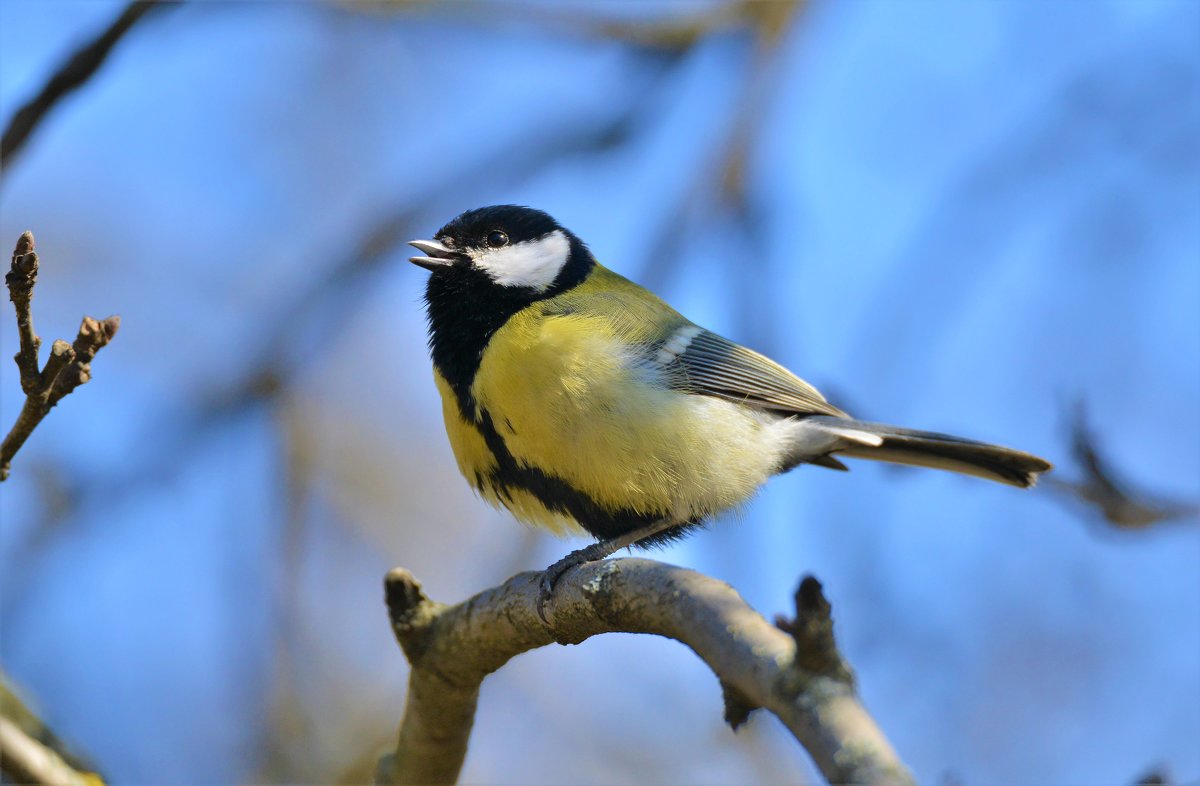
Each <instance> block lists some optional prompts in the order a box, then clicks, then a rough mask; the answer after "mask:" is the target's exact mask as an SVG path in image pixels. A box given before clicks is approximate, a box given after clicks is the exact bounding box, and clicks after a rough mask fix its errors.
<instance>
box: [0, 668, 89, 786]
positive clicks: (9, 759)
mask: <svg viewBox="0 0 1200 786" xmlns="http://www.w3.org/2000/svg"><path fill="white" fill-rule="evenodd" d="M0 774H2V775H3V776H4V777H3V779H2V780H3V782H4V783H45V784H55V786H103V784H104V780H103V778H101V777H100V776H99V775H98V774H96V773H95V772H94V771H93V770H92V768H91V766H90V765H89V764H88V763H87V762H86V761H84V760H82V759H80V758H79V757H78V756H76V755H75V754H73V753H72V752H71V751H70V750H69V749H68V748H67V746H66V745H65V744H64V743H63V741H62V740H60V739H58V737H56V736H55V735H54V734H53V732H51V731H50V730H49V729H47V728H46V726H45V724H43V723H42V721H41V719H40V718H38V717H37V715H35V714H34V713H33V712H32V711H31V710H30V709H29V708H28V707H27V706H25V703H24V702H22V701H21V699H20V698H19V697H18V696H17V695H16V693H15V692H13V690H12V689H11V687H10V686H9V684H8V680H7V679H6V678H5V677H4V675H3V674H0Z"/></svg>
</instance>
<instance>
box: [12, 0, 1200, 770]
mask: <svg viewBox="0 0 1200 786" xmlns="http://www.w3.org/2000/svg"><path fill="white" fill-rule="evenodd" d="M123 8H124V5H123V4H122V3H116V2H100V1H99V0H89V1H88V2H33V0H21V1H18V0H3V2H2V3H0V26H2V27H3V29H4V31H5V39H6V41H7V42H8V43H6V45H5V46H4V48H3V54H2V60H0V117H2V118H3V119H4V122H5V123H6V124H7V123H8V122H9V119H10V118H11V117H12V116H13V114H14V113H15V112H16V111H17V110H18V109H19V108H20V107H21V106H22V105H23V104H24V103H25V102H27V101H28V100H30V99H31V98H32V97H33V96H34V95H36V94H37V93H38V91H39V90H41V88H42V86H43V85H44V84H45V83H46V82H47V80H48V79H49V78H50V76H51V75H52V74H53V73H54V72H55V71H56V70H57V69H58V68H59V67H60V65H61V64H62V63H64V62H65V61H66V60H67V59H68V58H69V57H70V55H71V54H72V53H73V52H75V51H76V50H77V49H78V48H80V47H81V46H84V45H86V44H87V43H88V42H89V41H90V40H92V39H93V38H95V37H96V36H97V35H99V34H100V33H101V32H102V31H103V30H104V29H105V28H106V27H108V26H109V25H110V24H111V23H112V21H113V20H114V19H116V18H117V17H118V15H120V14H121V12H122V10H123ZM499 202H516V203H521V204H528V205H533V206H536V207H540V208H542V209H545V210H547V211H549V212H550V213H551V214H553V215H554V216H555V217H557V218H558V219H559V220H560V221H561V222H562V223H563V224H564V225H566V226H568V227H570V228H571V229H573V230H574V231H575V232H577V233H578V234H579V235H581V236H582V237H583V238H584V239H585V240H586V241H588V242H589V244H590V245H591V247H592V249H593V250H594V252H595V253H596V254H597V256H598V257H599V258H600V259H601V261H603V262H604V263H605V264H607V265H609V266H610V267H612V268H614V269H616V270H617V271H619V272H621V273H623V274H625V275H626V276H628V277H630V278H633V279H634V280H637V281H639V282H641V283H643V284H645V285H647V286H649V287H651V288H653V289H654V290H656V291H657V292H658V293H659V294H661V295H663V296H664V297H665V298H667V299H668V300H669V301H671V302H672V303H673V304H674V305H675V306H676V307H677V308H679V309H680V310H681V311H683V312H684V313H685V314H687V315H688V316H690V317H691V318H692V319H694V320H696V321H698V322H700V323H702V324H704V325H706V326H707V327H710V328H712V329H713V330H716V331H718V332H721V333H723V334H725V335H727V336H729V337H731V338H733V339H735V340H738V341H740V342H742V343H745V344H748V345H749V346H751V347H754V348H756V349H758V350H760V351H763V352H765V353H767V354H769V355H771V356H772V357H774V358H776V359H778V360H779V361H780V362H782V363H783V364H785V365H787V366H788V367H790V368H792V369H793V370H795V371H797V372H798V373H799V374H801V375H802V376H804V377H805V378H806V379H808V380H809V381H811V382H812V383H814V384H815V385H817V386H818V387H820V388H822V389H823V390H824V391H825V392H826V393H827V394H828V395H829V397H830V398H831V400H833V401H834V402H835V403H837V404H838V405H840V406H842V407H843V408H845V409H848V410H850V411H851V412H853V413H855V414H856V415H858V416H859V417H863V418H867V419H880V420H888V421H891V422H896V423H901V424H904V425H909V426H915V427H923V428H930V429H936V430H944V431H950V432H954V433H960V434H964V435H967V436H973V437H977V438H980V439H986V440H993V441H998V442H1001V443H1005V444H1009V445H1013V446H1016V447H1020V448H1022V449H1025V450H1029V451H1032V452H1035V453H1038V454H1041V455H1043V456H1046V457H1047V458H1049V459H1050V460H1052V461H1054V462H1056V463H1057V464H1058V470H1057V471H1056V473H1055V475H1054V476H1053V478H1054V480H1047V481H1046V482H1044V483H1043V484H1042V485H1041V486H1040V487H1039V488H1037V489H1036V490H1034V491H1032V492H1026V493H1022V492H1018V491H1016V490H1015V489H1012V488H1007V487H1003V486H999V485H993V484H987V483H983V482H980V481H977V480H974V479H971V478H964V477H958V476H951V475H946V474H943V473H935V472H924V471H905V470H903V469H889V468H887V467H883V466H864V465H863V464H861V463H860V464H856V465H855V467H854V471H853V472H851V473H848V474H841V473H834V472H828V471H825V470H822V469H819V468H803V469H800V470H798V471H796V472H793V473H791V474H790V475H788V476H786V477H783V478H779V479H776V480H775V481H773V482H772V483H770V484H769V485H768V487H767V488H766V489H765V490H764V492H763V493H762V494H761V495H760V496H759V498H758V499H757V500H756V501H755V502H754V503H753V504H751V505H749V506H747V507H746V509H745V510H744V511H742V512H741V513H740V514H739V515H736V516H731V517H729V518H728V519H727V520H721V521H717V522H715V523H714V524H713V525H712V527H711V528H710V529H709V530H708V531H706V532H702V533H699V534H697V535H696V536H695V537H693V538H691V539H690V540H687V541H685V542H683V543H680V544H678V545H675V546H672V547H671V548H669V549H665V550H662V551H661V552H659V553H655V554H653V556H655V557H658V558H661V559H664V560H666V561H669V562H673V563H677V564H681V565H686V566H689V567H693V568H696V569H698V570H701V571H704V572H706V573H709V574H711V575H713V576H716V577H718V578H720V579H723V580H726V581H728V582H730V583H732V584H733V585H734V586H735V587H737V588H738V589H739V590H740V591H741V592H742V594H743V595H744V596H745V597H746V599H747V600H748V601H749V602H750V603H751V604H753V605H754V606H755V607H756V608H758V609H760V610H761V611H763V612H764V613H765V614H768V615H770V614H774V613H778V612H786V611H788V610H789V609H790V608H791V600H790V598H791V594H792V592H793V591H794V589H795V586H796V584H797V582H798V581H799V579H800V577H801V576H802V574H804V573H808V572H811V573H814V574H815V575H816V576H818V577H819V578H820V579H821V580H822V582H823V583H824V584H825V588H826V592H827V594H828V595H829V597H830V599H831V601H832V603H833V608H834V616H835V621H836V624H837V632H838V634H839V636H840V641H841V644H842V648H843V651H844V653H845V654H846V656H847V657H848V658H849V660H850V661H851V663H852V664H853V665H854V666H855V668H856V670H857V673H858V677H859V681H860V686H861V692H862V694H863V697H864V700H865V702H866V704H867V706H868V708H869V709H871V710H872V712H873V713H874V715H875V717H876V718H877V720H878V721H879V723H880V724H881V726H882V727H883V729H884V730H885V732H886V733H887V734H888V735H889V737H890V738H891V740H892V741H893V743H894V744H895V746H896V747H897V749H898V750H899V752H900V754H901V756H902V758H904V759H905V761H906V762H907V763H908V764H909V766H911V767H912V768H913V770H914V772H915V774H916V776H917V777H918V779H919V780H921V781H922V782H925V783H934V784H937V783H953V784H964V785H965V786H981V785H982V784H1000V783H1035V782H1036V783H1045V784H1126V783H1132V782H1134V781H1136V780H1137V779H1138V778H1140V777H1143V776H1145V775H1146V774H1147V773H1150V772H1155V773H1159V774H1162V775H1163V776H1164V777H1166V778H1169V779H1172V780H1174V781H1176V782H1188V781H1189V780H1190V781H1191V782H1193V783H1194V782H1196V779H1197V778H1200V748H1198V747H1197V746H1196V740H1197V739H1200V702H1197V701H1196V698H1197V696H1200V527H1198V526H1197V524H1198V523H1200V517H1198V516H1197V513H1196V509H1195V507H1194V505H1195V503H1196V501H1197V500H1198V499H1200V406H1197V403H1198V401H1200V4H1198V3H1196V2H1194V0H1178V1H1177V2H1170V1H1164V2H1151V1H1150V0H1145V1H1143V0H1130V1H1129V2H1108V1H1106V0H1094V1H1093V2H1086V3H1085V2H1065V1H1064V2H1054V3H1045V2H1037V1H1033V0H1030V1H1029V2H984V1H982V0H981V1H980V2H969V3H962V2H949V0H947V1H946V2H926V1H924V0H905V2H892V1H889V0H854V1H853V2H838V1H836V0H812V2H810V3H808V4H803V3H784V2H758V3H740V2H708V3H703V2H670V3H648V2H646V3H633V2H623V3H611V2H609V3H603V2H594V3H583V2H551V1H550V0H547V2H544V3H533V2H522V3H513V2H501V1H500V0H497V2H487V3H467V2H459V3H447V4H438V3H418V2H395V3H379V4H370V5H360V4H353V5H351V4H339V3H322V2H304V3H302V2H293V3H284V2H272V3H254V4H238V3H225V2H222V3H216V2H213V3H204V2H197V3H189V4H183V5H168V6H163V7H159V8H155V9H154V10H152V11H151V12H150V13H147V14H145V15H144V16H142V17H141V18H140V19H138V20H137V22H136V24H134V25H132V26H131V27H130V29H129V30H128V31H127V32H126V33H125V34H124V35H123V36H122V37H121V38H120V40H119V41H118V42H117V43H116V46H115V47H114V48H113V50H112V53H111V55H110V56H109V58H108V60H107V62H105V63H104V64H103V66H102V67H101V69H100V70H99V71H98V72H97V73H96V74H95V75H94V76H93V77H92V78H90V79H89V80H88V81H87V82H86V84H85V85H84V86H83V87H82V88H81V89H80V90H79V91H77V92H75V93H72V94H71V95H69V96H67V97H66V98H64V99H63V100H62V101H61V102H59V103H58V104H57V105H56V106H55V107H54V108H53V109H52V110H51V111H50V112H49V113H48V114H47V115H46V117H45V119H44V120H43V121H42V122H41V124H40V125H38V126H37V127H36V129H34V131H33V133H32V134H31V135H30V136H29V138H28V140H27V141H26V143H25V145H24V146H23V147H22V148H21V149H20V150H18V151H16V152H15V153H13V154H12V155H10V156H9V157H8V158H7V159H6V160H5V162H4V168H3V174H2V180H0V211H2V212H0V240H2V241H3V242H4V243H6V244H7V243H14V242H15V241H16V239H17V236H18V235H19V234H20V232H21V231H23V230H25V229H31V230H33V231H34V233H35V235H36V236H37V238H38V250H39V252H40V253H41V256H42V270H41V274H40V280H39V284H38V289H37V292H36V297H35V301H34V316H35V319H36V325H37V328H38V330H39V332H40V334H41V335H42V337H43V340H44V341H45V342H46V346H48V344H49V342H50V341H51V340H52V339H54V338H58V337H63V338H68V339H70V338H71V337H72V336H73V335H74V331H75V329H76V327H77V325H78V320H79V318H80V317H81V316H82V315H83V314H84V313H88V314H93V315H95V316H98V317H103V316H107V315H108V314H109V313H119V314H120V315H121V317H122V319H123V322H122V328H121V332H120V334H119V335H118V336H117V338H116V339H115V340H114V342H113V344H112V345H111V346H109V347H108V348H106V349H105V350H104V351H103V352H102V353H101V354H100V356H99V358H98V359H97V361H96V363H95V366H94V375H95V379H94V380H93V381H92V382H91V383H90V384H88V385H87V386H86V387H84V388H81V389H80V390H78V391H77V392H76V393H75V394H74V395H72V396H70V397H69V398H67V399H66V400H64V402H63V403H62V404H61V405H60V406H59V407H58V408H57V409H56V410H55V411H54V412H53V413H52V414H51V415H50V417H49V418H48V419H47V420H46V421H45V422H44V423H43V424H42V425H41V427H40V428H39V429H38V430H37V432H35V434H34V435H33V437H32V438H31V440H30V441H29V443H28V444H27V445H26V446H25V448H24V449H23V451H22V452H21V453H20V454H19V455H18V456H17V459H16V461H15V462H14V465H13V476H12V478H11V479H10V480H9V481H7V482H6V483H4V485H3V488H2V489H0V513H2V516H3V521H2V526H0V565H2V566H3V567H2V569H0V626H2V627H0V665H2V667H3V669H4V670H5V671H6V672H7V674H8V676H9V677H10V678H11V679H12V681H13V682H14V683H15V684H16V685H17V686H18V687H19V689H20V690H21V692H22V694H23V695H24V697H25V698H26V699H27V700H28V702H29V703H30V704H31V705H32V706H33V707H35V708H36V709H37V710H38V712H40V714H41V715H42V717H43V718H44V720H45V721H46V722H47V723H48V724H49V725H50V726H51V727H52V728H53V729H54V730H55V731H56V732H57V733H58V734H59V735H60V736H62V737H64V738H66V739H67V740H69V741H70V743H71V744H72V745H73V746H75V747H76V748H77V749H78V750H79V751H80V752H81V753H83V754H84V755H86V756H87V757H89V758H90V760H91V761H93V762H95V764H96V766H97V767H98V768H100V770H101V771H102V772H103V773H104V774H105V775H107V776H108V777H110V778H111V779H112V780H113V781H115V782H119V783H147V784H151V783H180V784H211V783H229V782H312V783H334V782H362V781H366V780H369V778H370V773H371V769H372V767H373V765H374V761H375V758H376V757H377V756H378V754H379V753H380V752H382V750H383V749H384V748H385V747H386V746H387V745H388V744H389V743H390V742H391V741H392V739H393V736H394V732H395V729H396V725H397V723H398V721H399V717H400V712H401V708H402V702H403V696H404V691H405V680H406V676H407V666H406V663H405V661H404V658H403V657H402V655H401V653H400V651H399V650H398V648H397V647H396V645H395V643H394V642H393V640H392V636H391V632H390V630H389V626H388V621H387V618H386V615H385V611H384V607H383V602H382V585H381V581H382V577H383V575H384V573H385V571H386V570H387V569H388V568H390V567H392V566H394V565H403V566H405V567H407V568H409V569H410V570H412V571H413V572H414V573H415V574H416V575H417V576H418V577H419V578H420V579H421V580H422V581H423V582H424V584H425V587H426V589H427V591H428V592H429V594H430V595H431V596H432V597H434V598H436V599H438V600H442V601H456V600H461V599H464V598H466V597H467V596H469V595H470V594H472V593H474V592H476V591H479V590H481V589H484V588H486V587H489V586H492V585H494V584H496V583H498V582H500V581H502V580H504V579H505V578H507V577H508V576H510V575H512V574H513V573H515V572H517V571H520V570H528V569H538V568H541V567H544V566H545V565H547V564H549V563H550V562H552V561H553V560H555V559H557V558H558V557H559V556H561V555H562V554H563V553H565V552H566V551H567V550H568V549H571V548H577V547H579V546H581V545H583V541H581V540H576V541H561V540H556V539H554V538H553V537H551V536H548V535H543V534H540V533H535V532H532V531H529V530H526V529H524V528H523V527H521V526H520V525H518V524H516V523H515V522H514V521H513V520H512V519H511V518H510V516H509V515H508V514H506V513H503V512H497V511H493V510H491V509H490V508H488V507H487V506H486V505H485V504H484V503H482V502H480V501H479V500H478V499H476V498H474V497H473V496H472V494H471V492H470V490H469V489H468V487H467V485H466V483H465V482H463V481H462V479H461V478H459V477H458V476H457V472H456V469H455V466H454V462H453V459H452V457H451V454H450V451H449V447H448V445H447V442H446V439H445V436H444V433H443V430H442V423H441V414H440V405H439V403H438V400H437V396H436V392H435V390H434V386H433V382H432V378H431V372H430V367H429V361H428V356H427V353H426V347H425V326H424V315H423V311H422V304H421V293H422V291H423V286H424V281H425V276H426V274H425V273H424V271H422V270H419V269H417V268H414V267H413V266H411V265H410V264H408V262H407V261H406V258H407V256H408V255H409V253H410V252H409V250H408V249H407V248H406V246H404V242H405V241H407V240H409V239H411V238H415V237H428V236H430V235H431V234H432V232H433V231H434V230H436V229H437V228H438V227H439V226H440V225H441V224H442V223H444V222H445V221H447V220H448V219H450V218H451V217H453V216H454V215H455V214H457V213H458V212H460V211H462V210H464V209H467V208H471V207H477V206H481V205H486V204H492V203H499ZM0 325H2V327H3V345H2V346H0V356H3V357H2V358H0V361H2V362H0V369H2V371H3V380H2V384H0V395H2V399H0V416H2V420H3V423H0V426H2V427H3V428H4V429H7V428H8V427H9V425H10V424H11V423H12V422H13V420H14V419H15V417H16V415H17V412H18V410H19V408H20V405H21V402H22V399H21V393H20V387H19V384H18V379H17V374H16V368H15V366H14V365H12V364H11V363H10V362H9V361H8V357H10V356H11V355H12V354H13V352H15V351H16V347H17V338H16V331H15V330H14V329H13V325H14V320H13V318H12V314H11V312H10V313H8V314H7V315H5V316H3V318H0ZM815 778H816V775H815V774H814V771H813V770H812V769H811V767H810V765H809V763H808V761H807V758H806V756H805V754H804V753H803V751H802V750H800V749H799V748H798V746H797V745H796V744H795V743H794V741H793V740H792V739H791V738H790V737H789V736H788V735H787V734H786V732H785V731H783V729H782V728H781V726H780V725H779V724H778V723H776V722H775V721H774V719H773V718H771V717H769V716H762V717H755V718H754V719H753V721H752V722H751V723H750V724H749V726H748V727H746V728H743V730H741V731H739V732H738V733H737V734H736V735H734V734H732V733H730V731H729V730H728V728H726V727H725V726H724V725H723V724H722V721H721V694H720V690H719V688H718V685H717V681H716V680H715V678H714V677H713V676H712V674H711V673H710V672H709V671H708V670H707V668H706V667H704V665H703V664H702V663H701V662H700V661H699V660H698V659H696V658H695V657H694V656H693V655H692V654H691V653H690V652H688V651H687V650H686V649H684V648H683V647H682V646H680V645H678V644H675V643H673V642H669V641H666V640H659V639H653V638H649V637H637V636H616V635H613V636H605V637H601V638H598V639H594V640H591V641H588V642H586V643H585V644H583V645H581V646H578V647H570V648H561V647H553V648H546V649H543V650H540V651H537V652H534V653H530V654H528V655H526V656H523V657H521V658H519V659H517V660H516V661H514V662H512V663H511V664H509V666H507V667H506V668H504V669H503V670H502V671H500V672H499V673H497V674H495V675H494V676H492V677H491V678H489V680H488V681H487V682H486V683H485V686H484V689H483V695H482V699H481V702H480V708H479V715H478V719H477V723H476V727H475V732H474V736H473V740H472V747H471V750H470V753H469V755H468V758H467V762H466V767H465V770H464V773H463V780H464V781H465V782H470V783H511V782H542V783H555V782H562V781H568V782H590V783H646V782H693V783H734V782H808V781H813V780H815Z"/></svg>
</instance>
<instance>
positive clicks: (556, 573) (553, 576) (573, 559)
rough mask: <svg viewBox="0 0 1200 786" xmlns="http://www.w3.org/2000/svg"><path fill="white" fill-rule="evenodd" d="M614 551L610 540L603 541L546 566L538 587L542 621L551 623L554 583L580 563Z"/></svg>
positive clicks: (538, 610) (538, 608)
mask: <svg viewBox="0 0 1200 786" xmlns="http://www.w3.org/2000/svg"><path fill="white" fill-rule="evenodd" d="M612 553H613V550H612V549H611V548H609V543H608V541H601V542H599V543H593V544H592V545H590V546H585V547H584V548H582V549H578V550H576V551H572V552H571V553H570V554H568V555H567V556H565V557H563V558H562V559H560V560H559V561H558V562H556V563H554V564H553V565H551V566H550V567H548V568H546V570H544V571H543V572H542V581H541V584H540V585H539V587H538V601H537V613H538V617H540V618H541V620H542V622H543V623H545V624H547V625H549V624H550V619H549V616H547V608H548V606H550V602H551V600H552V599H553V598H554V585H556V584H557V583H558V580H559V579H560V578H562V576H563V574H564V573H566V572H567V571H568V570H570V569H571V568H574V567H577V566H579V565H585V564H587V563H589V562H596V561H598V560H602V559H604V558H605V557H607V556H608V555H610V554H612Z"/></svg>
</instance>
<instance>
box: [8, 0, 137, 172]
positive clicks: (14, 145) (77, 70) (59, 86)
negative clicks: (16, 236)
mask: <svg viewBox="0 0 1200 786" xmlns="http://www.w3.org/2000/svg"><path fill="white" fill-rule="evenodd" d="M157 4H158V3H157V0H149V1H147V0H137V1H136V2H132V3H130V4H129V5H127V6H126V7H125V10H124V11H123V12H122V13H121V15H120V16H118V17H117V18H116V20H114V21H113V23H112V24H111V25H109V26H108V29H106V30H105V31H104V32H102V33H101V34H100V35H98V36H97V37H96V38H94V39H92V40H91V41H89V42H88V43H87V44H86V45H85V46H83V47H81V48H80V49H78V50H77V51H76V52H75V53H74V54H73V55H71V57H70V58H68V59H67V61H66V62H65V63H63V64H62V65H61V66H60V67H59V69H58V70H57V71H55V72H54V75H53V76H52V77H50V80H49V81H48V82H46V84H45V85H44V86H43V87H42V90H41V92H39V93H38V94H37V95H36V96H34V97H33V98H32V99H30V101H29V102H28V103H27V104H25V105H24V106H23V107H21V108H20V109H18V110H17V112H16V114H14V115H13V116H12V120H10V121H9V123H8V128H6V129H5V130H4V138H3V140H0V161H3V163H4V165H6V166H7V165H8V164H9V163H10V162H11V158H12V157H13V156H14V155H16V153H17V151H18V150H20V149H21V146H22V145H24V144H25V140H27V139H28V138H29V135H30V134H31V133H33V130H34V129H35V128H37V125H38V123H40V122H41V121H42V118H43V117H45V116H46V113H48V112H49V111H50V110H51V109H52V108H53V107H54V105H55V104H57V103H58V102H59V100H60V99H62V98H63V97H64V96H66V95H67V94H69V93H70V92H71V91H73V90H75V89H76V88H77V87H79V86H80V85H82V84H83V83H84V82H86V81H87V80H88V79H89V78H90V77H91V76H92V74H94V73H96V71H98V70H99V69H100V66H101V65H103V64H104V61H105V60H106V59H107V58H108V55H109V53H110V52H111V51H112V49H113V47H114V46H116V44H117V42H118V41H120V40H121V37H122V36H124V35H125V34H126V33H127V32H129V29H130V28H131V27H133V25H134V23H136V22H137V21H138V20H139V19H141V18H142V16H143V15H144V14H145V13H146V12H147V11H149V10H150V9H151V8H153V7H154V6H155V5H157ZM10 43H11V42H10Z"/></svg>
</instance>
